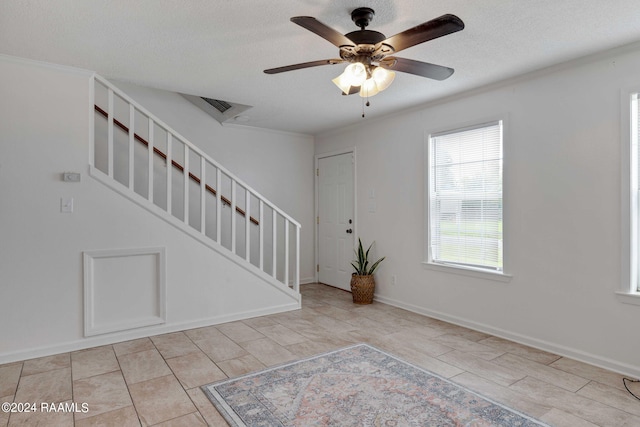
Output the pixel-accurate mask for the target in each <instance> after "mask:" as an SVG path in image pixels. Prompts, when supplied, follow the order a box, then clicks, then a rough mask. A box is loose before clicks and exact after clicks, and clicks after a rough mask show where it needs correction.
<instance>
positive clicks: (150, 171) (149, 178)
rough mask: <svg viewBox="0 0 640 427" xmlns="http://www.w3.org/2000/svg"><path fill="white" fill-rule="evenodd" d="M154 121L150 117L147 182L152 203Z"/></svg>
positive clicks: (148, 196)
mask: <svg viewBox="0 0 640 427" xmlns="http://www.w3.org/2000/svg"><path fill="white" fill-rule="evenodd" d="M153 127H154V124H153V120H152V119H151V117H149V141H148V143H149V145H148V146H147V148H148V153H149V155H148V163H149V166H148V176H147V181H148V182H149V186H148V188H149V193H148V194H147V198H148V199H149V201H150V202H152V203H153Z"/></svg>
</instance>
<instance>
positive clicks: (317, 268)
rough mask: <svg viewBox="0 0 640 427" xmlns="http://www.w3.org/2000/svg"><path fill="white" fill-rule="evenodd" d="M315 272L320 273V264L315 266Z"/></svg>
mask: <svg viewBox="0 0 640 427" xmlns="http://www.w3.org/2000/svg"><path fill="white" fill-rule="evenodd" d="M316 271H317V272H318V273H320V264H316Z"/></svg>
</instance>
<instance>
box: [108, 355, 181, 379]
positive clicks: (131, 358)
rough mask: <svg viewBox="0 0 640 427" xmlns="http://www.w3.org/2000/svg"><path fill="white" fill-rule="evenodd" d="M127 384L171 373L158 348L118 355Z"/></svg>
mask: <svg viewBox="0 0 640 427" xmlns="http://www.w3.org/2000/svg"><path fill="white" fill-rule="evenodd" d="M118 361H119V362H120V368H121V369H122V374H123V375H124V379H125V380H126V381H127V384H135V383H139V382H142V381H147V380H151V379H153V378H158V377H164V376H166V375H169V374H171V369H169V367H168V366H167V363H166V362H165V361H164V359H163V358H162V356H161V355H160V353H158V350H156V349H155V348H154V349H153V350H147V351H141V352H138V353H131V354H125V355H124V356H120V357H118Z"/></svg>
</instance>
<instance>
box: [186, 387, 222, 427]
mask: <svg viewBox="0 0 640 427" xmlns="http://www.w3.org/2000/svg"><path fill="white" fill-rule="evenodd" d="M187 393H188V394H189V397H190V398H191V400H192V401H193V403H194V404H195V405H196V407H197V408H198V411H199V412H200V415H202V417H203V418H204V419H205V420H206V422H207V424H208V425H209V426H211V427H227V426H228V425H229V424H228V423H227V422H226V421H225V420H224V418H223V417H222V415H220V413H219V412H218V411H217V409H216V408H215V406H213V403H211V401H209V399H208V398H207V396H206V395H205V394H204V392H203V391H202V390H201V389H200V388H192V389H190V390H187Z"/></svg>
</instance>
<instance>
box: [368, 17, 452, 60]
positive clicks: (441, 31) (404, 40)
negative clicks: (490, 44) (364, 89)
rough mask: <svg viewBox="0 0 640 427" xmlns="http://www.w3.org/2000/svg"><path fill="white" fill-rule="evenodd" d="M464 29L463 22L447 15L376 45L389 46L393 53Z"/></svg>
mask: <svg viewBox="0 0 640 427" xmlns="http://www.w3.org/2000/svg"><path fill="white" fill-rule="evenodd" d="M463 28H464V22H462V20H461V19H460V18H458V17H457V16H455V15H451V14H447V15H442V16H440V17H438V18H435V19H432V20H431V21H427V22H425V23H422V24H420V25H417V26H415V27H413V28H409V29H408V30H405V31H403V32H401V33H398V34H396V35H395V36H391V37H389V38H387V39H386V40H383V41H382V42H380V43H378V46H381V45H383V44H386V45H389V46H391V47H392V48H393V50H394V51H395V52H400V51H401V50H403V49H406V48H409V47H411V46H415V45H417V44H420V43H424V42H426V41H429V40H433V39H437V38H438V37H442V36H446V35H447V34H451V33H455V32H457V31H460V30H462V29H463Z"/></svg>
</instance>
